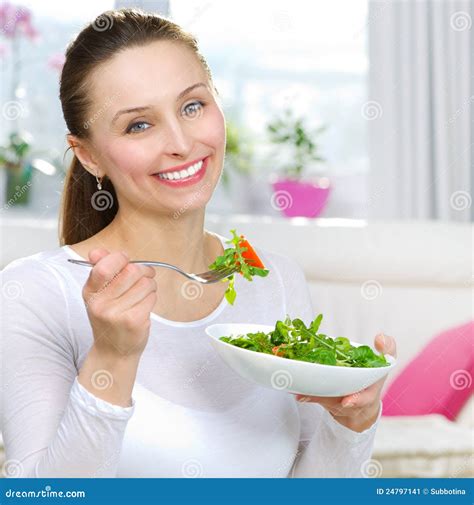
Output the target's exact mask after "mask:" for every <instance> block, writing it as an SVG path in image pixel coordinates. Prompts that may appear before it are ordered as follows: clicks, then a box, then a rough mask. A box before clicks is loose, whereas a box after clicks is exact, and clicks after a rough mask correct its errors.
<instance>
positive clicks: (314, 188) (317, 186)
mask: <svg viewBox="0 0 474 505" xmlns="http://www.w3.org/2000/svg"><path fill="white" fill-rule="evenodd" d="M272 186H273V191H274V193H273V196H272V207H273V208H276V209H279V210H280V211H281V212H282V213H283V214H284V215H285V216H286V217H317V216H319V215H320V214H321V213H322V211H323V210H324V208H325V207H326V203H327V200H328V198H329V194H330V193H331V190H332V187H331V185H330V183H329V181H328V179H327V178H326V177H322V178H321V179H320V180H319V182H310V181H300V180H296V179H278V180H276V181H275V182H273V183H272Z"/></svg>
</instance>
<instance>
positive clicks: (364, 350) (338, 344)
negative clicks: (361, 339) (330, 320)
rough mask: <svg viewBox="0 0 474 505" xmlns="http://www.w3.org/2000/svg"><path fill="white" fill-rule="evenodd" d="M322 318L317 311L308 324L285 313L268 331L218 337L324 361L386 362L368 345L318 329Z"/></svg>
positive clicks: (377, 364) (285, 355) (352, 364)
mask: <svg viewBox="0 0 474 505" xmlns="http://www.w3.org/2000/svg"><path fill="white" fill-rule="evenodd" d="M322 319H323V315H322V314H319V315H318V316H317V317H316V318H315V319H314V321H312V322H311V323H310V325H309V328H308V327H306V325H305V323H304V322H303V321H302V320H301V319H293V320H292V319H291V318H290V316H288V315H287V316H286V318H285V320H284V321H277V322H276V324H275V329H274V330H272V331H270V332H268V333H265V332H258V333H248V334H247V335H237V336H226V337H221V338H220V340H222V341H224V342H227V343H228V344H231V345H235V346H237V347H242V348H244V349H250V350H252V351H256V352H263V353H266V354H272V355H274V356H280V357H282V358H287V359H295V360H299V361H308V362H311V363H320V364H323V365H332V366H345V367H353V368H356V367H358V368H376V367H382V366H389V364H390V363H388V361H387V360H386V358H385V356H384V355H383V354H380V355H378V354H376V353H375V352H374V351H373V350H372V349H371V348H370V347H369V346H367V345H361V346H359V347H354V346H352V345H351V343H350V341H349V339H347V338H345V337H337V338H335V339H333V338H331V337H328V336H327V335H325V334H323V333H317V331H318V330H319V327H320V325H321V321H322Z"/></svg>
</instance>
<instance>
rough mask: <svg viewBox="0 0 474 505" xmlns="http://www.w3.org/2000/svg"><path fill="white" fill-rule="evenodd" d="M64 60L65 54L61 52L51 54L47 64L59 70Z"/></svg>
mask: <svg viewBox="0 0 474 505" xmlns="http://www.w3.org/2000/svg"><path fill="white" fill-rule="evenodd" d="M65 61H66V56H65V55H64V54H63V53H56V54H53V55H52V56H51V57H50V58H49V60H48V66H49V67H50V68H52V69H53V70H57V71H59V72H60V71H61V70H62V68H63V66H64V62H65Z"/></svg>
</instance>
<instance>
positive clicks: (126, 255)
mask: <svg viewBox="0 0 474 505" xmlns="http://www.w3.org/2000/svg"><path fill="white" fill-rule="evenodd" d="M122 254H123V255H124V256H125V257H126V258H127V259H129V255H128V254H127V251H122Z"/></svg>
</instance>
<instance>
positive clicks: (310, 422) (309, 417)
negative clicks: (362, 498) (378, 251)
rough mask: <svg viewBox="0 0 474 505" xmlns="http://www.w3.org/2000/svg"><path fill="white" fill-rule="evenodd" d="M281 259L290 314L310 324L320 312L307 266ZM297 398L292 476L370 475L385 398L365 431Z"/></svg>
mask: <svg viewBox="0 0 474 505" xmlns="http://www.w3.org/2000/svg"><path fill="white" fill-rule="evenodd" d="M275 256H277V255H275ZM277 261H278V264H279V267H280V268H279V269H278V270H279V273H280V276H281V279H282V284H283V289H284V293H285V300H286V312H287V314H288V315H289V316H290V317H291V318H292V319H294V318H300V319H302V320H303V321H304V322H305V324H309V323H310V322H311V321H312V320H313V319H314V318H315V317H316V316H317V315H318V314H319V312H318V311H317V310H316V311H315V310H314V309H313V303H312V300H311V295H310V291H309V287H308V283H307V282H306V278H305V275H304V272H303V269H302V268H301V267H300V265H299V264H298V263H297V262H296V261H294V260H293V259H291V258H287V257H283V256H280V257H279V260H278V259H277ZM323 316H324V314H323ZM295 402H296V405H297V408H298V413H299V416H300V426H301V429H300V441H299V446H298V452H297V455H296V458H295V462H294V464H293V468H292V470H291V472H290V474H289V477H364V476H367V473H368V472H370V471H371V469H370V466H371V465H372V463H371V462H370V458H371V454H372V450H373V445H374V439H375V432H376V429H377V425H378V422H379V419H380V416H381V414H382V402H380V410H379V415H378V418H377V420H376V422H375V423H374V424H373V425H372V426H371V427H370V428H368V429H367V430H365V431H363V432H361V433H358V432H356V431H353V430H351V429H349V428H346V427H345V426H343V425H342V424H340V423H339V422H338V421H336V420H335V419H334V418H333V417H332V415H331V414H330V413H329V412H328V411H327V410H326V409H324V408H323V407H322V406H321V405H319V404H317V403H308V402H298V401H296V398H295Z"/></svg>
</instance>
